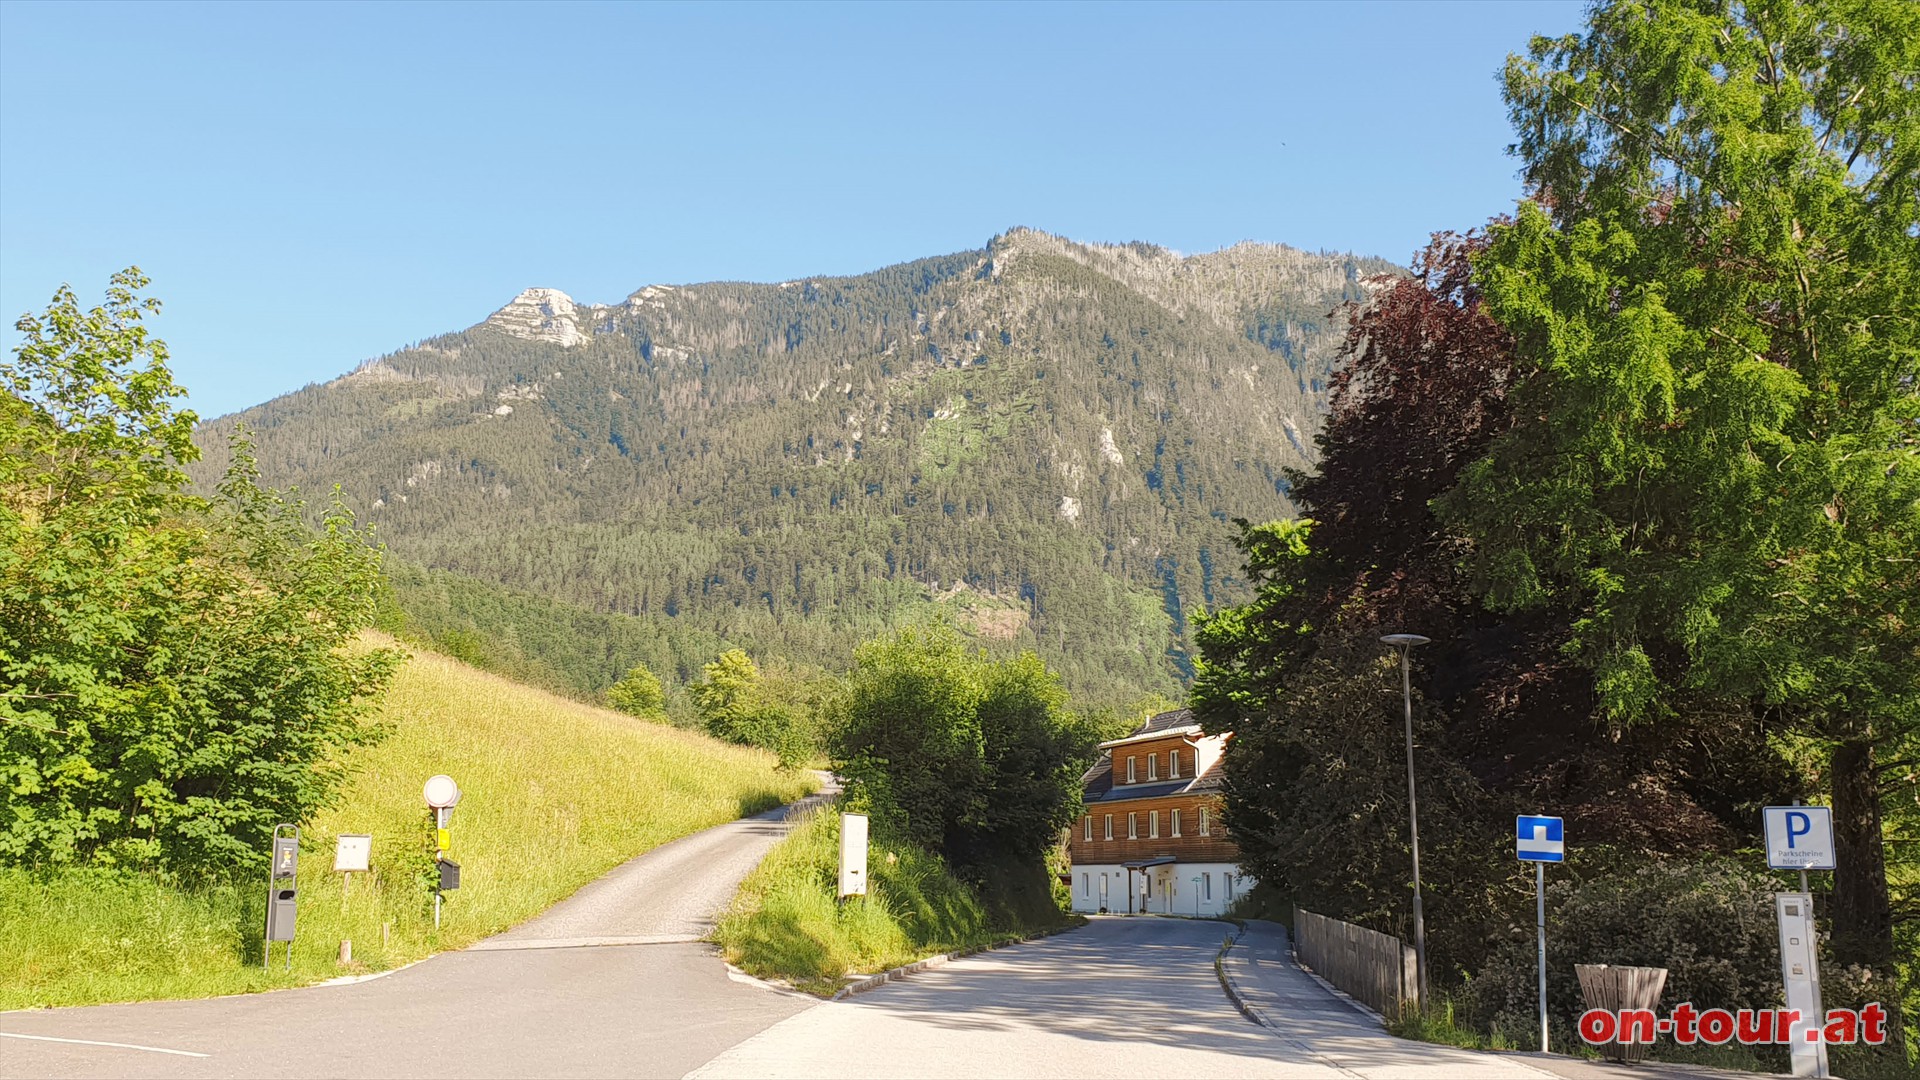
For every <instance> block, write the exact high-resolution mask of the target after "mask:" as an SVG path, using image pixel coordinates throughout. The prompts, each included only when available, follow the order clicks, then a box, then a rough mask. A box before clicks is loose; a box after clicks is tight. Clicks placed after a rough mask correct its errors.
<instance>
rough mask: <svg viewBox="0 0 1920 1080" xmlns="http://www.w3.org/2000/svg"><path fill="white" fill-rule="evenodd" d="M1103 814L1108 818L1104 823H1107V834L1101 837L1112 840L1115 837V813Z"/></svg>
mask: <svg viewBox="0 0 1920 1080" xmlns="http://www.w3.org/2000/svg"><path fill="white" fill-rule="evenodd" d="M1102 816H1104V817H1105V818H1106V819H1107V820H1106V822H1105V823H1104V824H1105V825H1106V835H1105V836H1104V837H1102V838H1101V839H1103V840H1111V839H1113V815H1112V814H1105V815H1102Z"/></svg>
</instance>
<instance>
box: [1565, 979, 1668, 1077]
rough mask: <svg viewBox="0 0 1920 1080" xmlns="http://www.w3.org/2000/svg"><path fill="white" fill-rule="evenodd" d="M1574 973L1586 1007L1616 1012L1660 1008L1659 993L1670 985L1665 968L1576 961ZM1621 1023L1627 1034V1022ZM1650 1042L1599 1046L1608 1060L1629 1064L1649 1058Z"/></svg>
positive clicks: (1617, 1042)
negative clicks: (1577, 978) (1579, 962)
mask: <svg viewBox="0 0 1920 1080" xmlns="http://www.w3.org/2000/svg"><path fill="white" fill-rule="evenodd" d="M1573 973H1574V974H1575V975H1577V976H1579V978H1580V998H1581V1000H1582V1001H1583V1002H1584V1003H1585V1005H1586V1007H1587V1008H1589V1009H1606V1010H1608V1011H1609V1012H1613V1013H1615V1014H1616V1015H1617V1014H1618V1013H1619V1012H1621V1011H1622V1010H1625V1009H1647V1010H1650V1011H1651V1010H1653V1009H1655V1008H1657V1007H1658V1006H1659V1004H1660V992H1661V991H1663V990H1665V989H1666V988H1667V969H1666V968H1656V967H1616V966H1613V965H1611V964H1575V965H1573ZM1621 1026H1622V1029H1623V1030H1622V1032H1621V1033H1622V1034H1624V1033H1625V1031H1624V1028H1625V1025H1624V1024H1623V1025H1621ZM1649 1045H1651V1044H1649V1043H1643V1042H1632V1043H1629V1042H1620V1041H1618V1040H1616V1041H1614V1042H1610V1043H1600V1044H1599V1047H1598V1049H1599V1050H1600V1056H1601V1057H1603V1058H1605V1059H1607V1060H1608V1061H1617V1062H1620V1063H1622V1064H1630V1063H1632V1062H1635V1061H1639V1060H1641V1059H1642V1058H1644V1057H1646V1056H1647V1048H1648V1046H1649Z"/></svg>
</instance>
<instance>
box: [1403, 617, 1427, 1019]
mask: <svg viewBox="0 0 1920 1080" xmlns="http://www.w3.org/2000/svg"><path fill="white" fill-rule="evenodd" d="M1412 653H1413V648H1412V646H1403V647H1402V648H1401V649H1400V696H1401V700H1402V701H1403V702H1405V705H1406V721H1407V835H1408V838H1409V839H1410V840H1411V841H1412V844H1413V963H1414V968H1415V970H1416V971H1417V973H1418V975H1419V982H1420V1009H1421V1011H1422V1012H1424V1011H1426V1008H1427V920H1426V916H1425V914H1424V913H1423V912H1422V911H1421V910H1420V802H1419V799H1418V797H1417V796H1416V795H1415V794H1414V788H1413V675H1412Z"/></svg>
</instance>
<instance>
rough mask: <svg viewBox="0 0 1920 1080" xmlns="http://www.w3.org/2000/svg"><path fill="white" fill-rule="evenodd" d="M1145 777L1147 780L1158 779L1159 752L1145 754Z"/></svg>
mask: <svg viewBox="0 0 1920 1080" xmlns="http://www.w3.org/2000/svg"><path fill="white" fill-rule="evenodd" d="M1147 779H1149V780H1158V779H1160V755H1159V754H1148V755H1147Z"/></svg>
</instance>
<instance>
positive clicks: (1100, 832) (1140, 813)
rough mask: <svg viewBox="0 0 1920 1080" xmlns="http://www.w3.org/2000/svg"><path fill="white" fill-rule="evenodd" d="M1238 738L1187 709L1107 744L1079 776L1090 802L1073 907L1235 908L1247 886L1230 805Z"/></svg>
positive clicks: (1077, 842) (1075, 841)
mask: <svg viewBox="0 0 1920 1080" xmlns="http://www.w3.org/2000/svg"><path fill="white" fill-rule="evenodd" d="M1230 738H1231V736H1230V735H1208V734H1206V733H1205V732H1203V731H1202V730H1201V729H1200V727H1199V726H1198V725H1197V724H1195V723H1194V722H1193V716H1192V714H1191V713H1189V712H1187V711H1186V710H1184V709H1181V710H1175V711H1173V712H1168V713H1161V714H1159V715H1158V716H1155V717H1153V718H1151V719H1149V720H1148V721H1146V722H1145V723H1144V724H1142V725H1141V726H1140V727H1139V728H1138V729H1137V730H1135V731H1134V732H1133V733H1132V734H1130V735H1128V736H1127V737H1125V738H1122V739H1114V740H1111V741H1108V742H1104V743H1101V744H1100V749H1101V756H1100V759H1099V760H1098V761H1097V762H1095V764H1094V766H1093V768H1091V769H1088V770H1087V773H1086V775H1085V776H1084V777H1082V778H1081V783H1082V789H1083V790H1082V796H1081V797H1082V801H1083V803H1084V805H1085V810H1084V812H1083V815H1082V816H1081V817H1080V818H1079V819H1078V820H1076V821H1075V822H1074V823H1073V825H1072V827H1071V828H1070V829H1069V830H1068V831H1067V860H1068V863H1069V871H1068V873H1067V874H1066V875H1065V883H1066V884H1067V886H1068V888H1069V890H1070V891H1071V893H1072V896H1073V903H1074V910H1076V911H1083V912H1087V913H1099V912H1117V913H1131V912H1156V913H1175V912H1178V913H1183V914H1193V915H1202V916H1219V915H1222V914H1224V913H1225V912H1226V911H1227V909H1228V908H1229V907H1231V905H1232V903H1233V900H1234V898H1235V896H1236V895H1237V893H1238V891H1240V890H1244V889H1245V888H1246V887H1247V885H1246V883H1245V880H1244V878H1243V877H1242V875H1241V872H1240V868H1239V861H1240V852H1239V849H1238V848H1237V847H1235V846H1234V843H1233V839H1232V837H1230V836H1229V835H1228V833H1227V827H1226V821H1225V815H1224V814H1223V813H1222V801H1221V795H1220V780H1221V777H1220V765H1221V756H1222V754H1223V753H1224V751H1225V748H1226V743H1227V740H1228V739H1230ZM1176 812H1177V813H1178V814H1179V818H1180V821H1179V827H1178V829H1177V830H1176V829H1175V826H1174V814H1175V813H1176ZM1203 817H1204V818H1205V825H1204V827H1203V825H1202V818H1203ZM1109 829H1111V832H1109Z"/></svg>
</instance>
